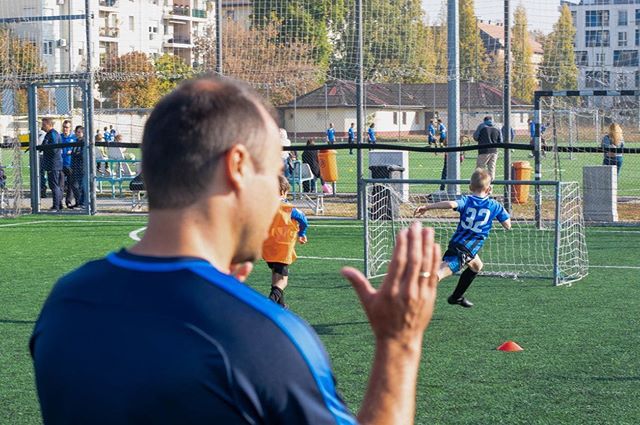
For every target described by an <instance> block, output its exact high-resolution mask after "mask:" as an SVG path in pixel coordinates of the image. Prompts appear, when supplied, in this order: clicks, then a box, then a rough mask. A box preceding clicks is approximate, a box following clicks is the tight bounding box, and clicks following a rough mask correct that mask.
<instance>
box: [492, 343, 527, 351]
mask: <svg viewBox="0 0 640 425" xmlns="http://www.w3.org/2000/svg"><path fill="white" fill-rule="evenodd" d="M497 350H500V351H509V352H513V351H522V350H524V348H522V347H520V346H519V345H518V344H516V343H515V342H513V341H507V342H505V343H504V344H502V345H501V346H500V347H498V348H497Z"/></svg>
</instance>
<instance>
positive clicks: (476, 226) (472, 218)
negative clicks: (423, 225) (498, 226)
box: [451, 195, 509, 255]
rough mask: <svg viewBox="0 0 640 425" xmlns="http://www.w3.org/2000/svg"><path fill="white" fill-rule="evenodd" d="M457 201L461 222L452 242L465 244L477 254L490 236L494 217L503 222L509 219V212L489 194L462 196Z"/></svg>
mask: <svg viewBox="0 0 640 425" xmlns="http://www.w3.org/2000/svg"><path fill="white" fill-rule="evenodd" d="M456 203H457V204H458V205H457V207H456V208H455V210H456V211H458V212H459V213H460V222H459V223H458V228H457V229H456V232H455V233H454V234H453V236H452V237H451V243H454V244H460V245H464V246H465V247H466V248H467V249H468V250H469V252H470V253H471V254H472V255H476V254H477V253H478V251H480V248H482V245H483V244H484V241H485V240H486V239H487V238H488V237H489V232H490V231H491V227H492V226H493V219H494V218H496V219H498V221H499V222H500V223H502V222H504V221H506V220H508V219H509V213H508V212H507V211H506V210H505V209H504V207H503V206H502V205H501V204H500V203H499V202H498V201H496V200H495V199H491V198H490V197H488V196H487V197H484V198H481V197H480V196H476V195H469V196H462V197H461V198H459V199H457V200H456Z"/></svg>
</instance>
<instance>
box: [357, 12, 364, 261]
mask: <svg viewBox="0 0 640 425" xmlns="http://www.w3.org/2000/svg"><path fill="white" fill-rule="evenodd" d="M356 39H357V46H356V57H357V63H358V73H357V77H356V143H357V145H358V149H357V150H356V173H357V176H356V178H357V192H358V196H357V198H358V199H357V204H358V205H357V207H358V220H362V218H363V217H364V216H366V211H365V210H364V199H363V190H364V188H363V185H362V149H360V148H361V147H362V133H363V130H364V125H363V124H364V119H365V116H364V56H363V37H362V0H356ZM365 226H366V218H365ZM365 239H366V227H365ZM365 249H366V246H365ZM365 258H366V257H365ZM366 267H367V266H366V261H365V273H366Z"/></svg>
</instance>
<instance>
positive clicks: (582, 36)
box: [567, 0, 640, 90]
mask: <svg viewBox="0 0 640 425" xmlns="http://www.w3.org/2000/svg"><path fill="white" fill-rule="evenodd" d="M567 4H568V5H569V8H570V10H571V14H572V16H573V24H574V26H575V27H576V37H575V43H574V45H575V52H576V64H577V65H578V69H579V71H580V76H579V78H578V85H579V87H578V88H580V89H611V90H620V89H634V88H640V71H639V70H640V68H639V65H640V64H639V62H638V58H639V56H640V0H582V1H581V2H580V3H579V4H572V3H567Z"/></svg>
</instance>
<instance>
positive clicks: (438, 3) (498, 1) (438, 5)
mask: <svg viewBox="0 0 640 425" xmlns="http://www.w3.org/2000/svg"><path fill="white" fill-rule="evenodd" d="M443 2H444V3H446V0H422V5H423V8H424V9H425V10H426V11H427V15H428V17H429V20H430V21H431V22H433V21H434V20H437V19H438V16H439V15H440V11H441V10H442V7H443V6H442V5H443ZM520 4H524V6H525V8H526V10H527V18H528V22H529V30H530V31H533V30H542V31H543V32H544V33H549V32H550V31H551V29H552V26H553V24H554V23H555V22H556V20H557V19H558V16H559V15H560V12H559V7H560V0H528V1H520V0H515V1H514V0H511V1H510V3H509V7H510V8H511V13H512V22H513V10H515V8H516V7H518V5H520ZM445 7H446V6H445ZM475 7H476V15H477V16H478V18H479V19H482V20H485V21H487V20H491V22H495V21H496V20H499V21H500V22H502V21H503V17H504V1H502V0H475Z"/></svg>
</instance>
